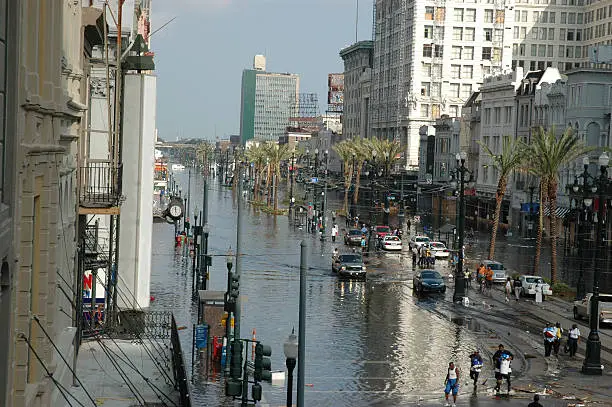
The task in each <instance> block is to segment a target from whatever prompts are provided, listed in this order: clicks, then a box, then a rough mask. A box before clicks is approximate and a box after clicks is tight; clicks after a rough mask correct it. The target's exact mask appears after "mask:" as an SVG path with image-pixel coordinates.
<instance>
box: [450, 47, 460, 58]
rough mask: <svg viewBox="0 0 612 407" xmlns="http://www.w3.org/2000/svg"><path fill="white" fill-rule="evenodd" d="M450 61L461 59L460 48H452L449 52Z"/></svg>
mask: <svg viewBox="0 0 612 407" xmlns="http://www.w3.org/2000/svg"><path fill="white" fill-rule="evenodd" d="M451 59H461V47H455V46H453V48H452V52H451Z"/></svg>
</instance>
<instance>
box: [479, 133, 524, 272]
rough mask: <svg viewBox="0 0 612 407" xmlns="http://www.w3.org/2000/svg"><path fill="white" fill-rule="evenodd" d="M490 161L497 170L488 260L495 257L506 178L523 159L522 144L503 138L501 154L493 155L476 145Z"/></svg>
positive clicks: (507, 137) (489, 150) (486, 148)
mask: <svg viewBox="0 0 612 407" xmlns="http://www.w3.org/2000/svg"><path fill="white" fill-rule="evenodd" d="M478 144H480V146H481V147H482V149H483V150H484V152H485V153H486V154H487V155H488V156H489V157H490V159H491V164H490V165H491V166H492V167H493V168H495V169H496V170H497V174H498V178H497V191H496V192H495V216H494V218H493V229H492V230H491V243H490V244H489V257H488V259H489V260H492V259H493V256H494V255H495V242H496V240H497V229H498V227H499V218H500V215H501V208H502V201H503V200H504V195H505V194H506V188H507V186H508V176H509V175H510V173H511V172H512V171H514V170H516V169H517V168H519V167H520V166H521V164H522V163H523V160H524V157H525V148H524V144H523V142H522V141H521V140H520V139H518V138H512V137H510V136H504V137H503V144H502V151H501V154H495V153H494V152H493V151H491V149H490V148H489V147H488V146H487V145H486V144H483V143H480V142H479V143H478Z"/></svg>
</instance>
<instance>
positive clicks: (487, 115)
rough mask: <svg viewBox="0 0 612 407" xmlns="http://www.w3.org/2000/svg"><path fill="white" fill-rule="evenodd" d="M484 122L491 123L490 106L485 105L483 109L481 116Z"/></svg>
mask: <svg viewBox="0 0 612 407" xmlns="http://www.w3.org/2000/svg"><path fill="white" fill-rule="evenodd" d="M483 120H484V122H485V124H491V108H490V107H487V108H486V109H485V110H484V118H483Z"/></svg>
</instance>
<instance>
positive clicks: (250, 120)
mask: <svg viewBox="0 0 612 407" xmlns="http://www.w3.org/2000/svg"><path fill="white" fill-rule="evenodd" d="M265 67H266V62H265V58H264V57H263V56H262V55H257V56H255V58H254V63H253V69H245V70H244V71H242V92H241V93H242V95H241V104H240V140H241V142H242V143H245V142H246V141H247V140H251V139H255V140H271V141H278V138H279V137H280V136H282V135H284V134H285V130H286V128H287V126H288V124H289V118H290V117H291V115H292V112H293V111H295V109H296V108H297V106H298V100H299V90H300V78H299V76H298V75H295V74H290V73H272V72H266V71H265Z"/></svg>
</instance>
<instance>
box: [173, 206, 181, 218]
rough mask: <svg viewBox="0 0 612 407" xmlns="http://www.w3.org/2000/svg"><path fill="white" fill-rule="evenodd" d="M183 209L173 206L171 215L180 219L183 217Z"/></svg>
mask: <svg viewBox="0 0 612 407" xmlns="http://www.w3.org/2000/svg"><path fill="white" fill-rule="evenodd" d="M181 212H182V211H181V207H180V206H178V205H172V206H171V207H170V215H172V217H174V218H179V217H180V216H181Z"/></svg>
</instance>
